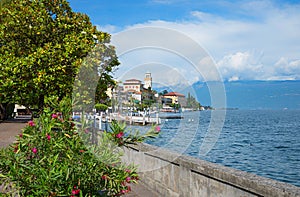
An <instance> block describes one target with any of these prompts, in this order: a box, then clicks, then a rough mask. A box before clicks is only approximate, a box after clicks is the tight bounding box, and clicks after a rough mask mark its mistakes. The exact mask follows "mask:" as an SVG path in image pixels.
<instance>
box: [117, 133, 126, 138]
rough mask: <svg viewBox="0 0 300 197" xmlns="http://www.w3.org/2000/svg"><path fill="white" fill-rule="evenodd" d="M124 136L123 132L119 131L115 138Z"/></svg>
mask: <svg viewBox="0 0 300 197" xmlns="http://www.w3.org/2000/svg"><path fill="white" fill-rule="evenodd" d="M123 136H124V133H123V132H120V133H118V134H117V135H116V138H119V139H120V138H121V137H123Z"/></svg>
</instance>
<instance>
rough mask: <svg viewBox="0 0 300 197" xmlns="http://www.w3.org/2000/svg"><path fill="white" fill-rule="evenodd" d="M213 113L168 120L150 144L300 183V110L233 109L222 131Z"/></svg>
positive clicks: (199, 113) (269, 176)
mask: <svg viewBox="0 0 300 197" xmlns="http://www.w3.org/2000/svg"><path fill="white" fill-rule="evenodd" d="M224 112H225V111H224ZM213 113H215V112H211V111H202V112H187V113H183V114H181V115H182V116H183V117H184V118H183V119H162V124H161V125H160V126H161V134H160V135H159V136H158V137H157V138H155V139H154V140H148V141H147V142H146V143H149V144H152V145H155V146H159V147H163V148H166V149H170V150H173V151H176V152H180V153H182V154H186V155H190V156H193V157H198V158H200V159H203V160H207V161H210V162H214V163H218V164H222V165H224V166H228V167H232V168H236V169H240V170H243V171H247V172H251V173H254V174H257V175H260V176H264V177H268V178H272V179H276V180H278V181H283V182H286V183H291V184H294V185H296V186H299V187H300V110H294V111H292V110H228V111H226V117H225V121H224V125H223V127H222V128H221V129H220V130H219V129H218V128H217V127H218V126H216V125H218V124H219V125H221V126H222V122H218V120H217V119H214V120H211V116H212V114H213ZM212 121H213V123H212ZM209 125H211V128H210V127H209ZM133 128H137V129H142V130H143V129H147V127H138V126H133ZM209 129H210V131H211V133H210V132H208V130H209ZM214 129H215V130H214ZM204 145H205V146H204ZM207 147H208V149H207ZM205 148H206V149H205ZM203 150H210V151H209V152H208V153H206V151H203Z"/></svg>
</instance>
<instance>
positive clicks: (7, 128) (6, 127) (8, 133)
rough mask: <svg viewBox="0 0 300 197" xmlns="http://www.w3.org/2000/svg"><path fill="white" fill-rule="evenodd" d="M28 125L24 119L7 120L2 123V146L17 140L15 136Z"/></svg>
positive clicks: (0, 142)
mask: <svg viewBox="0 0 300 197" xmlns="http://www.w3.org/2000/svg"><path fill="white" fill-rule="evenodd" d="M25 126H26V122H24V121H5V122H1V123H0V147H5V146H8V145H9V144H11V143H13V142H14V141H15V139H16V138H15V136H16V135H18V134H19V133H21V130H22V129H23V128H24V127H25Z"/></svg>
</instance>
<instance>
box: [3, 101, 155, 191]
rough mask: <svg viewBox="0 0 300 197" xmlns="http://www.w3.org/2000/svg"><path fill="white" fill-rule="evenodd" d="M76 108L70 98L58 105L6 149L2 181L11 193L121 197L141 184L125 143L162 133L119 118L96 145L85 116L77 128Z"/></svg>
mask: <svg viewBox="0 0 300 197" xmlns="http://www.w3.org/2000/svg"><path fill="white" fill-rule="evenodd" d="M71 108H72V106H71V102H70V100H69V99H64V100H63V101H61V102H60V103H59V104H52V106H51V107H49V108H46V109H45V110H44V112H43V113H42V114H41V116H40V117H39V118H38V119H35V120H33V121H29V122H28V126H26V127H25V129H24V130H23V132H22V133H21V134H20V135H19V136H18V137H17V141H16V142H15V143H13V144H12V145H11V146H10V147H8V148H5V149H2V150H1V151H0V158H1V159H0V184H4V185H5V189H6V194H7V195H15V194H18V195H20V196H117V195H122V194H125V193H127V192H129V191H130V183H136V182H137V180H138V174H137V173H136V168H135V167H134V166H133V165H125V164H123V163H122V162H121V159H120V157H121V155H122V151H121V149H120V148H119V146H121V145H126V144H128V143H136V142H140V141H142V140H143V139H145V138H146V137H147V136H148V137H153V136H155V135H156V134H157V133H158V132H157V131H154V130H151V131H149V132H148V133H146V134H145V135H143V136H141V135H140V136H138V133H135V134H134V135H133V134H126V131H125V127H124V126H120V125H119V124H118V123H116V122H114V123H113V126H112V130H113V132H103V133H101V134H100V135H96V141H97V142H96V144H93V143H92V141H91V140H90V139H91V136H95V135H91V134H95V133H93V129H91V128H88V127H87V124H86V121H85V120H82V122H81V123H80V124H78V125H77V126H75V122H73V121H72V117H71ZM51 109H54V110H51ZM116 128H117V129H118V130H117V129H116ZM116 132H118V134H119V133H120V132H122V134H119V135H118V134H115V133H116ZM93 142H94V143H95V141H93Z"/></svg>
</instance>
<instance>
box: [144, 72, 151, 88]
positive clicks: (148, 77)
mask: <svg viewBox="0 0 300 197" xmlns="http://www.w3.org/2000/svg"><path fill="white" fill-rule="evenodd" d="M144 82H145V85H144V88H145V89H148V88H149V87H150V88H152V77H151V73H150V72H146V74H145V79H144Z"/></svg>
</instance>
